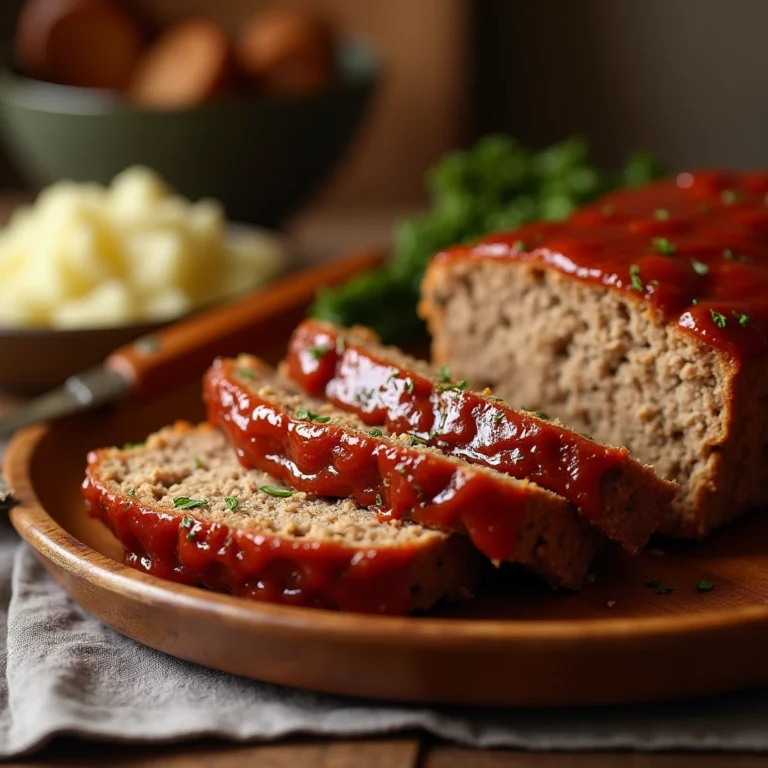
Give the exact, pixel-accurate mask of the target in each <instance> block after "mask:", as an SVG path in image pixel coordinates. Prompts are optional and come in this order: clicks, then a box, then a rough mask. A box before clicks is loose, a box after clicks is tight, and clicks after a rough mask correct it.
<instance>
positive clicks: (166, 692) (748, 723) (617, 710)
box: [0, 520, 768, 757]
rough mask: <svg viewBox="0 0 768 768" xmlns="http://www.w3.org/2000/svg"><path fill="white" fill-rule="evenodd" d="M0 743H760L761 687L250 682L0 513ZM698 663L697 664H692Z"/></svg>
mask: <svg viewBox="0 0 768 768" xmlns="http://www.w3.org/2000/svg"><path fill="white" fill-rule="evenodd" d="M0 632H1V633H2V635H1V636H2V638H3V640H2V646H1V647H0V665H2V667H3V671H4V673H5V674H2V672H0V756H2V757H10V756H13V755H18V754H21V753H25V752H30V751H32V750H34V749H36V748H39V747H41V746H42V745H44V744H45V743H46V742H47V741H49V740H50V739H51V738H52V737H53V736H55V735H56V734H64V733H66V734H70V735H76V736H79V737H82V738H84V739H87V738H89V737H91V738H98V739H99V740H104V739H114V740H116V741H135V742H150V741H152V742H163V741H179V740H181V739H184V738H190V739H196V738H200V737H201V736H212V737H220V738H222V739H228V740H232V741H266V740H270V739H278V738H281V737H285V736H289V735H291V734H299V733H301V734H316V735H322V736H337V737H349V736H364V735H374V734H384V733H392V732H395V731H400V730H414V729H422V730H423V731H426V732H429V733H431V734H434V735H436V736H439V737H442V738H444V739H448V740H452V741H456V742H458V743H461V744H465V745H470V746H477V747H516V748H523V749H533V750H566V749H568V750H581V749H583V750H594V749H620V748H628V749H639V750H660V749H672V748H684V749H693V750H731V751H761V750H765V751H768V691H761V692H756V693H750V694H739V695H728V696H718V697H712V698H708V699H699V700H696V701H690V702H679V703H673V704H663V705H658V704H654V705H652V706H646V705H644V706H631V707H630V706H628V707H610V708H590V709H573V710H571V709H569V710H564V709H559V710H526V709H486V710H478V709H462V708H456V707H451V708H439V709H438V708H430V707H424V706H402V705H385V704H379V703H371V702H366V701H363V700H357V699H351V698H344V697H339V696H328V695H320V694H314V693H310V692H306V691H300V690H296V689H290V688H283V687H280V686H275V685H270V684H267V683H258V682H253V681H250V680H245V679H242V678H238V677H234V676H232V675H227V674H223V673H220V672H215V671H213V670H209V669H205V668H204V667H199V666H197V665H195V664H191V663H189V662H185V661H180V660H178V659H175V658H172V657H170V656H166V655H165V654H163V653H160V652H158V651H154V650H152V649H150V648H146V647H144V646H142V645H140V644H138V643H136V642H134V641H132V640H129V639H127V638H125V637H123V636H122V635H119V634H118V633H117V632H114V631H112V630H111V629H108V628H107V627H105V626H103V625H102V624H101V623H100V622H98V621H97V620H96V619H94V618H93V617H91V616H89V615H88V614H87V613H85V612H84V611H82V610H81V609H80V608H79V607H78V606H77V605H76V604H75V603H74V602H73V601H71V600H70V599H69V598H68V597H67V596H66V594H65V593H64V592H63V591H62V590H61V589H60V588H59V587H58V585H56V583H55V582H53V580H52V579H50V578H49V577H48V575H47V574H46V573H45V571H44V570H43V568H42V566H41V565H40V564H39V563H38V561H37V560H36V558H35V556H34V555H33V553H32V551H31V550H30V549H29V548H28V547H27V546H26V545H25V544H23V543H22V542H20V541H19V539H18V538H17V536H16V535H15V533H14V532H13V529H12V528H11V526H10V524H9V523H8V522H7V520H3V521H2V522H0ZM691 672H692V674H695V670H691Z"/></svg>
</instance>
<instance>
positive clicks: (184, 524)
mask: <svg viewBox="0 0 768 768" xmlns="http://www.w3.org/2000/svg"><path fill="white" fill-rule="evenodd" d="M194 523H195V521H194V520H193V519H192V518H191V517H189V516H188V515H184V517H182V518H181V522H180V523H179V527H180V528H191V527H192V526H193V525H194Z"/></svg>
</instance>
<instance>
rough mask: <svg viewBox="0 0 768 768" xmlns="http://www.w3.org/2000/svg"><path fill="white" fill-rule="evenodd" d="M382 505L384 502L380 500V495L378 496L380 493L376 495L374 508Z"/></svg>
mask: <svg viewBox="0 0 768 768" xmlns="http://www.w3.org/2000/svg"><path fill="white" fill-rule="evenodd" d="M383 504H384V500H383V499H382V498H381V494H380V493H377V494H376V506H377V507H380V506H382V505H383Z"/></svg>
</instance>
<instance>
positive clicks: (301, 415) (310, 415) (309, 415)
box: [295, 408, 331, 424]
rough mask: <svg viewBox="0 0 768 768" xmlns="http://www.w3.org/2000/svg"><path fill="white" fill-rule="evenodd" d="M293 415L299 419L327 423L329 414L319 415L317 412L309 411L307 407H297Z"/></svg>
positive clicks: (329, 418)
mask: <svg viewBox="0 0 768 768" xmlns="http://www.w3.org/2000/svg"><path fill="white" fill-rule="evenodd" d="M295 416H296V418H297V419H300V420H301V421H314V422H315V423H316V424H327V423H328V422H329V421H330V420H331V417H330V416H321V415H320V414H319V413H315V412H314V411H310V410H308V409H307V408H297V409H296V411H295Z"/></svg>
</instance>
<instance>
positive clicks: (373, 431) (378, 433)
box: [368, 429, 384, 437]
mask: <svg viewBox="0 0 768 768" xmlns="http://www.w3.org/2000/svg"><path fill="white" fill-rule="evenodd" d="M368 434H369V435H370V436H371V437H383V436H384V433H383V432H382V431H381V430H380V429H369V430H368Z"/></svg>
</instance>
